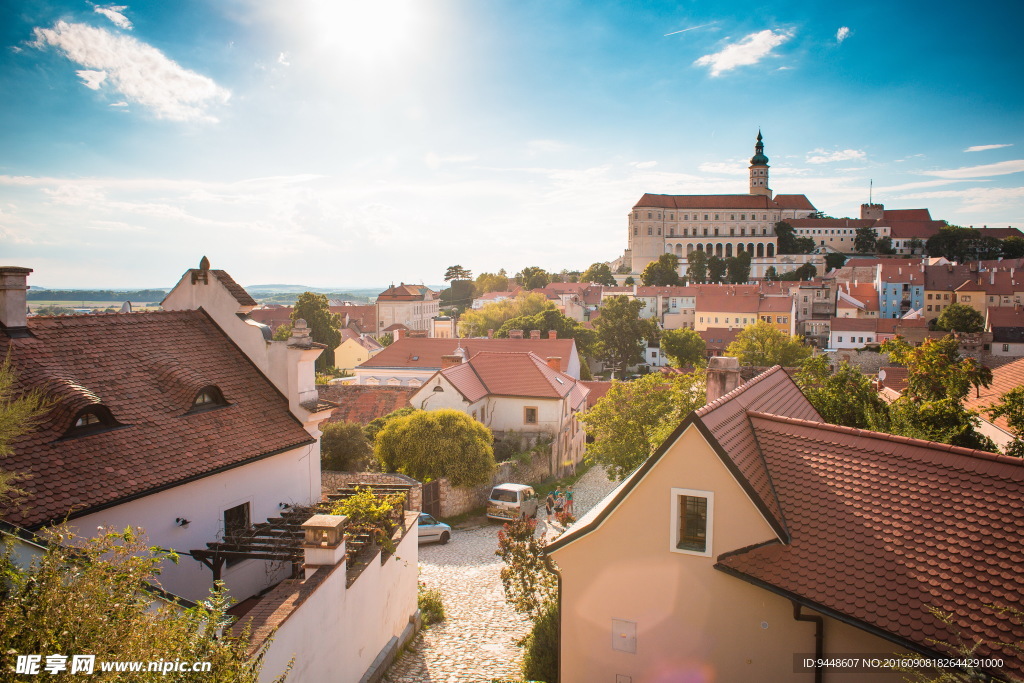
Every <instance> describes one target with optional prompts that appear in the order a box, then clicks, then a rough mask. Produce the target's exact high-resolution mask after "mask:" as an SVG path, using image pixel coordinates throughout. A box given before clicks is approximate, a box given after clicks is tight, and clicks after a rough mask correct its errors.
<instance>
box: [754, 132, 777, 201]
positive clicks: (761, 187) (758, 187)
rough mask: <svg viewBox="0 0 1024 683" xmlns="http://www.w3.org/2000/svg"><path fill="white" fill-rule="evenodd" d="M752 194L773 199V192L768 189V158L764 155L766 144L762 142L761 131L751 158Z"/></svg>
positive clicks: (758, 133)
mask: <svg viewBox="0 0 1024 683" xmlns="http://www.w3.org/2000/svg"><path fill="white" fill-rule="evenodd" d="M750 194H758V195H764V196H765V197H768V199H771V198H772V191H771V189H770V188H769V187H768V157H766V156H765V155H764V143H763V142H761V131H760V130H758V131H757V144H755V145H754V156H752V157H750Z"/></svg>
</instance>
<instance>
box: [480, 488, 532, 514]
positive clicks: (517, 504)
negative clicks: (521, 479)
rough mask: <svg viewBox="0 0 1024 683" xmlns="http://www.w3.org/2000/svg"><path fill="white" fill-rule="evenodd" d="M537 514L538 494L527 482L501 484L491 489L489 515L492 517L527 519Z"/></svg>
mask: <svg viewBox="0 0 1024 683" xmlns="http://www.w3.org/2000/svg"><path fill="white" fill-rule="evenodd" d="M536 514H537V494H536V493H534V491H533V489H532V488H531V487H529V486H527V485H526V484H499V485H497V486H495V487H494V488H493V489H491V495H490V497H489V498H488V500H487V516H488V517H489V518H491V519H500V520H505V521H507V520H510V519H527V518H530V517H533V516H534V515H536Z"/></svg>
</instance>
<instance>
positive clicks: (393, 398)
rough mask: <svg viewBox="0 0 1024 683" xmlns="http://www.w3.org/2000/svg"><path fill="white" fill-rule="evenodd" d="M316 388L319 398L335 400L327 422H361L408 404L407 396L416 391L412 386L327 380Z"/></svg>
mask: <svg viewBox="0 0 1024 683" xmlns="http://www.w3.org/2000/svg"><path fill="white" fill-rule="evenodd" d="M317 388H318V389H319V391H320V398H322V399H326V400H328V401H333V402H334V403H337V404H338V407H337V408H336V409H335V410H334V412H333V413H331V417H330V420H329V421H330V422H358V423H359V424H361V425H366V424H369V423H370V422H371V421H372V420H375V419H377V418H378V417H384V416H385V415H388V414H390V413H393V412H394V411H396V410H398V409H399V408H408V407H409V405H410V404H409V399H410V398H411V397H412V395H413V394H414V393H416V387H391V386H369V385H366V386H363V385H356V384H331V385H327V386H320V387H317Z"/></svg>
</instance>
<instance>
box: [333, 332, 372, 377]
mask: <svg viewBox="0 0 1024 683" xmlns="http://www.w3.org/2000/svg"><path fill="white" fill-rule="evenodd" d="M370 355H371V354H370V352H369V351H368V350H367V349H366V348H365V347H364V346H362V345H361V344H359V343H357V342H356V341H355V340H354V339H346V340H345V341H344V342H342V343H341V345H340V346H338V348H336V349H334V367H336V368H340V369H342V370H351V369H352V368H354V367H355V366H357V365H359V364H360V363H362V362H363V361H366V360H369V358H370Z"/></svg>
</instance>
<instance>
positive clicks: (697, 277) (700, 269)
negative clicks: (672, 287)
mask: <svg viewBox="0 0 1024 683" xmlns="http://www.w3.org/2000/svg"><path fill="white" fill-rule="evenodd" d="M686 279H687V280H689V281H690V282H691V283H692V282H706V281H707V279H708V255H707V254H705V253H704V252H703V251H699V250H696V249H695V250H694V251H691V252H690V253H689V254H687V255H686Z"/></svg>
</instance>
